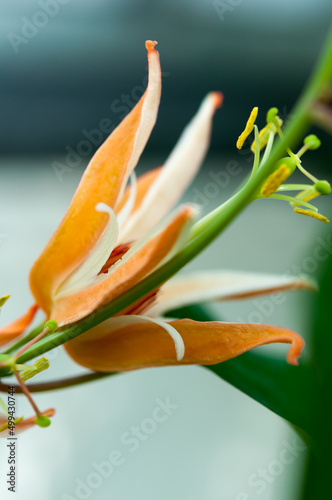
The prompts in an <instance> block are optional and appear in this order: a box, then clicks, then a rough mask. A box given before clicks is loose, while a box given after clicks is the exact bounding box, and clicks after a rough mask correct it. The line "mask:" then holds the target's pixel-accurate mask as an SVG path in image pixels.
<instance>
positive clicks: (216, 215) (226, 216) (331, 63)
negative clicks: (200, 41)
mask: <svg viewBox="0 0 332 500" xmlns="http://www.w3.org/2000/svg"><path fill="white" fill-rule="evenodd" d="M331 78H332V29H331V30H330V32H329V35H328V37H327V41H326V45H325V48H324V50H323V52H322V54H321V56H320V58H319V61H318V64H317V66H316V68H315V71H314V72H313V75H312V77H311V78H310V80H309V82H308V84H307V86H306V88H305V90H304V92H303V93H302V96H301V97H300V99H299V101H298V103H297V104H296V106H295V109H294V113H293V116H294V117H293V119H292V120H291V121H290V122H289V124H288V125H287V126H286V128H285V131H284V137H283V139H279V140H278V141H277V143H276V144H275V146H274V148H273V150H272V151H271V154H270V156H269V158H268V159H267V160H266V162H265V163H264V165H262V166H261V168H260V170H259V171H258V172H257V175H256V176H255V177H253V178H252V179H250V180H249V182H248V183H247V184H246V185H245V186H244V187H243V188H242V189H241V190H240V191H238V192H237V193H236V194H235V195H234V196H233V197H232V198H231V199H230V200H229V201H228V202H226V204H224V205H223V206H222V207H219V208H217V209H216V210H215V211H213V212H212V214H209V215H208V216H207V217H206V218H204V219H203V220H202V221H200V222H199V223H198V227H199V229H200V230H201V231H200V232H199V231H198V230H197V227H196V230H194V237H193V238H192V239H191V240H190V241H189V242H188V243H187V245H186V246H185V248H184V249H183V250H182V251H180V252H179V253H178V254H177V255H176V256H174V257H173V258H172V259H171V260H170V261H168V262H167V263H166V264H164V265H163V266H161V267H160V268H159V269H157V270H156V271H155V272H153V273H151V274H150V275H149V276H148V277H146V278H145V279H144V280H142V281H141V282H140V283H138V284H137V285H136V286H134V287H133V288H131V289H130V290H128V291H127V292H125V293H124V294H122V295H120V296H119V297H117V298H115V299H114V300H113V301H112V302H110V303H109V304H106V305H104V306H103V307H101V308H100V309H98V310H96V311H94V312H93V313H91V314H90V315H89V316H87V317H85V318H83V319H82V320H80V321H79V322H77V323H76V324H74V325H72V326H70V327H67V328H64V329H62V330H59V331H57V332H55V333H54V334H53V335H50V336H47V337H45V338H43V339H41V340H40V341H38V342H37V343H36V344H35V345H34V346H32V347H31V348H30V349H29V350H27V351H26V352H25V353H24V354H23V355H22V356H20V358H19V359H18V362H19V363H24V362H26V361H28V360H30V359H32V358H34V357H36V356H39V355H40V354H42V353H45V352H47V351H49V350H51V349H54V348H55V347H57V346H59V345H62V344H64V343H65V342H67V341H69V340H71V339H73V338H75V337H77V336H78V335H81V334H82V333H84V332H86V331H87V330H90V329H91V328H92V327H94V326H96V325H98V324H99V323H101V322H103V321H105V320H106V319H108V318H110V317H111V316H113V315H115V314H116V313H119V312H120V311H121V310H123V309H124V308H125V307H126V306H128V305H129V304H132V303H134V302H135V301H137V300H138V299H140V298H141V297H143V296H144V295H146V294H147V293H149V292H151V291H152V290H154V289H156V288H157V287H159V286H161V285H162V284H163V283H164V282H165V281H167V280H168V279H169V278H170V277H171V276H173V275H174V274H175V273H177V272H178V271H179V270H180V269H181V268H182V267H184V266H185V265H186V264H187V263H188V262H190V261H191V260H192V259H193V258H194V257H196V256H197V255H198V254H199V253H200V252H201V251H202V250H204V248H206V247H207V246H208V245H209V244H210V243H211V242H212V241H213V240H214V239H215V238H216V237H217V236H219V234H220V233H221V232H222V231H223V230H224V229H225V228H226V227H227V226H228V225H229V224H230V223H231V222H232V221H233V220H234V219H235V217H236V216H237V215H238V214H239V213H240V212H241V211H242V210H243V209H244V208H245V207H246V205H247V204H248V203H250V202H251V201H252V200H253V199H254V198H255V195H256V194H257V192H258V190H259V188H260V186H261V184H262V183H263V182H264V180H265V179H266V178H267V176H268V175H269V174H270V173H271V172H272V171H273V167H274V164H275V163H276V161H278V160H279V159H280V158H281V157H282V156H284V154H285V151H286V147H293V146H294V145H295V144H296V143H297V142H298V141H299V140H300V139H301V137H302V136H303V134H304V133H305V131H306V130H307V128H308V127H309V125H310V106H311V104H312V103H313V102H314V100H315V99H316V98H317V97H318V96H319V94H320V92H321V91H322V89H323V88H324V86H325V85H326V84H327V83H328V82H329V80H330V79H331ZM1 375H2V372H1V370H0V376H1Z"/></svg>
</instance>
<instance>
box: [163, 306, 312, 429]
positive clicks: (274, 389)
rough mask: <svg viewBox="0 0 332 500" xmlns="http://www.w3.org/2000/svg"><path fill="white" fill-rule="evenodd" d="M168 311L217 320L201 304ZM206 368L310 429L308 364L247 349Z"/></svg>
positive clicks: (174, 315)
mask: <svg viewBox="0 0 332 500" xmlns="http://www.w3.org/2000/svg"><path fill="white" fill-rule="evenodd" d="M170 315H171V316H173V317H178V318H184V317H187V318H192V319H195V320H196V321H215V320H220V318H214V317H213V316H212V315H211V314H210V313H209V310H208V309H207V308H204V307H202V306H191V307H185V308H182V309H177V310H176V311H172V313H171V314H170ZM206 368H207V369H208V370H210V371H212V372H213V373H215V374H216V375H218V376H219V377H221V378H222V379H223V380H225V381H226V382H228V383H230V384H232V385H233V386H234V387H236V388H237V389H239V390H240V391H242V392H243V393H244V394H247V396H250V397H251V398H253V399H254V400H255V401H257V402H258V403H260V404H262V405H264V406H265V407H266V408H268V409H269V410H271V411H273V412H274V413H276V414H277V415H279V416H280V417H283V418H285V419H286V420H288V421H289V422H290V423H292V424H293V425H295V426H296V427H299V428H300V429H302V430H304V431H305V432H308V431H309V430H310V418H309V414H310V411H309V399H308V397H307V395H308V389H309V387H310V386H311V383H312V381H311V376H310V370H309V367H308V366H306V365H304V364H302V365H301V364H300V366H291V365H289V364H288V363H287V362H286V361H284V360H279V359H273V358H270V357H269V356H266V355H264V356H263V355H260V354H256V353H254V352H247V353H245V354H242V355H241V356H238V357H236V358H234V359H230V360H229V361H224V362H223V363H219V364H217V365H210V366H206Z"/></svg>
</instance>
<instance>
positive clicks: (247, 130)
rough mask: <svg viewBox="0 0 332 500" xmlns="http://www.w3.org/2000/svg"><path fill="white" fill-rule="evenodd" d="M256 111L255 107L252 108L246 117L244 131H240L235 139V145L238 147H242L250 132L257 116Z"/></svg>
mask: <svg viewBox="0 0 332 500" xmlns="http://www.w3.org/2000/svg"><path fill="white" fill-rule="evenodd" d="M257 113H258V108H257V107H255V108H253V110H252V111H251V113H250V116H249V119H248V121H247V123H246V126H245V129H244V131H243V132H242V134H241V135H240V136H239V138H238V140H237V143H236V147H237V148H238V149H241V148H242V146H243V144H244V141H245V140H246V139H247V137H248V136H249V135H250V134H251V132H252V130H253V128H254V123H255V121H256V118H257Z"/></svg>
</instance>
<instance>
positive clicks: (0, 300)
mask: <svg viewBox="0 0 332 500" xmlns="http://www.w3.org/2000/svg"><path fill="white" fill-rule="evenodd" d="M9 297H10V295H3V296H2V297H0V307H2V306H3V305H4V304H5V303H6V302H7V300H8V299H9Z"/></svg>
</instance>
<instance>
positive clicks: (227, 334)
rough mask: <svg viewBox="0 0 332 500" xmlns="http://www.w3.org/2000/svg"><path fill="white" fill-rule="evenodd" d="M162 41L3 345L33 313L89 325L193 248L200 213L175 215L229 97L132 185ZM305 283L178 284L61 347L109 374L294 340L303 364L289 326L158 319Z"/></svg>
mask: <svg viewBox="0 0 332 500" xmlns="http://www.w3.org/2000/svg"><path fill="white" fill-rule="evenodd" d="M155 45H156V42H152V41H148V42H146V48H147V51H148V64H149V81H148V86H147V89H146V92H145V93H144V95H143V96H142V98H141V99H140V101H139V102H138V103H137V104H136V106H135V107H134V108H133V109H132V111H131V112H130V113H129V114H128V115H127V116H126V118H125V119H124V120H123V121H122V122H121V123H120V125H119V126H118V127H117V128H116V129H115V130H114V131H113V132H112V134H111V135H110V136H109V138H108V139H107V140H106V141H105V143H104V144H103V145H102V146H101V147H100V148H99V149H98V151H97V152H96V153H95V155H94V157H93V158H92V160H91V161H90V163H89V165H88V167H87V169H86V171H85V173H84V175H83V177H82V180H81V182H80V184H79V186H78V188H77V191H76V193H75V195H74V197H73V200H72V202H71V204H70V206H69V208H68V210H67V213H66V214H65V216H64V218H63V220H62V222H61V223H60V225H59V227H58V229H57V230H56V231H55V233H54V234H53V236H52V237H51V239H50V241H49V242H48V244H47V246H46V248H45V249H44V251H43V252H42V254H41V255H40V257H39V258H38V259H37V261H36V262H35V264H34V265H33V267H32V269H31V273H30V286H31V290H32V293H33V295H34V297H35V299H36V303H37V306H33V307H32V308H30V309H29V311H28V312H27V313H26V314H25V315H24V316H23V317H22V318H20V319H19V320H17V321H16V322H14V323H12V324H11V325H9V326H7V327H6V328H4V329H2V330H0V344H3V343H6V342H8V341H9V340H10V339H12V338H14V337H16V336H18V335H19V334H20V333H21V332H22V331H23V330H24V329H25V328H26V327H27V325H28V324H29V323H30V321H31V319H32V317H33V316H34V314H35V311H36V308H37V307H38V308H41V309H42V310H43V311H44V312H45V314H46V316H47V318H52V319H54V320H55V321H57V322H58V324H59V326H60V327H61V326H64V325H67V324H71V323H74V322H76V321H78V320H80V319H82V318H84V317H85V316H87V315H88V314H90V313H92V312H93V311H94V310H96V309H97V308H99V307H100V306H102V305H104V304H105V303H108V302H110V301H111V300H113V299H114V298H115V297H117V296H119V295H120V294H122V293H124V292H125V291H127V290H129V289H130V288H132V287H133V286H134V285H135V284H137V283H138V282H139V281H141V280H142V279H143V278H144V277H146V276H147V275H148V274H149V273H151V272H152V271H154V270H155V269H156V268H157V267H159V266H160V265H162V264H164V263H165V262H166V261H167V260H169V259H170V258H171V257H173V256H174V255H175V254H176V253H177V252H178V251H179V250H180V249H182V248H183V247H184V246H185V244H186V242H187V241H188V239H189V237H190V231H191V229H192V227H193V224H194V222H195V219H196V218H197V215H198V211H199V210H198V207H196V206H193V205H191V204H184V205H180V206H179V207H177V208H175V209H174V210H173V211H171V212H169V211H170V209H172V207H173V206H174V205H175V203H176V202H177V201H178V200H179V198H180V197H181V195H182V193H183V191H184V189H185V188H186V187H187V186H188V184H189V183H190V182H191V180H192V179H193V177H194V175H195V174H196V172H197V170H198V169H199V166H200V164H201V162H202V160H203V158H204V156H205V153H206V151H207V148H208V145H209V138H210V132H211V126H212V118H213V115H214V113H215V111H216V109H217V108H218V107H219V106H220V105H221V103H222V95H221V94H220V93H219V92H211V93H210V94H208V95H207V96H206V98H205V99H204V101H203V103H202V105H201V107H200V108H199V110H198V113H197V114H196V116H195V117H194V119H193V120H192V121H191V122H190V124H189V125H188V126H187V128H186V129H185V131H184V132H183V134H182V136H181V138H180V140H179V142H178V144H177V145H176V147H175V149H174V150H173V152H172V153H171V155H170V157H169V158H168V160H167V161H166V163H165V165H164V166H163V167H162V168H157V169H155V170H152V171H150V172H148V173H146V174H144V175H142V176H141V177H140V178H139V179H138V181H137V182H136V178H135V175H134V173H133V171H134V168H135V166H136V164H137V162H138V160H139V157H140V155H141V153H142V152H143V150H144V148H145V145H146V143H147V141H148V138H149V136H150V133H151V131H152V129H153V126H154V123H155V121H156V117H157V111H158V106H159V99H160V89H161V71H160V64H159V55H158V52H157V51H156V49H155ZM250 127H251V129H252V127H253V124H250V126H249V128H250ZM248 132H249V129H248V130H246V134H247V133H248ZM246 134H245V135H246ZM244 139H245V137H244V138H243V140H244ZM129 180H130V185H129V186H127V183H128V182H129ZM126 186H127V187H126ZM310 287H311V284H310V283H308V282H307V281H306V280H304V279H300V278H283V277H277V276H272V275H259V274H248V273H225V272H213V273H202V274H196V275H192V276H189V277H185V278H181V279H180V278H179V279H177V280H173V281H170V282H169V283H166V284H165V285H163V286H162V287H161V289H159V290H155V291H154V292H153V293H152V294H149V295H148V296H146V297H143V298H142V299H141V300H139V301H138V302H137V303H135V304H132V305H131V306H128V307H127V308H126V310H124V311H122V312H121V314H119V315H117V316H115V317H112V318H110V319H108V320H107V321H104V322H103V323H102V324H100V325H98V326H96V327H94V328H92V329H90V330H89V331H88V332H86V333H84V334H82V335H80V336H78V337H76V338H75V339H73V340H71V341H69V342H67V343H66V344H65V348H66V350H67V352H68V353H69V355H70V356H71V357H72V358H73V359H74V360H75V361H76V362H78V363H79V364H81V365H83V366H85V367H87V368H90V369H93V370H98V371H106V372H107V371H120V370H130V369H136V368H141V367H147V366H162V365H171V364H177V363H181V364H203V363H204V364H213V363H218V362H221V361H225V360H226V359H229V358H232V357H234V356H237V355H239V354H241V353H243V352H245V351H247V350H248V349H252V348H253V347H256V346H260V345H263V344H269V343H272V342H286V343H290V344H291V347H290V350H289V353H288V358H287V359H288V361H289V362H290V363H293V364H296V363H297V358H298V356H299V354H300V352H301V349H302V347H303V340H302V339H301V337H300V336H299V335H298V334H296V333H295V332H292V331H290V330H288V329H285V328H280V327H275V326H267V325H253V324H238V323H224V322H218V321H214V322H196V321H193V320H190V319H182V320H176V319H175V320H169V319H165V318H163V317H162V315H163V314H164V313H165V312H167V311H168V310H171V309H173V308H174V307H179V306H180V305H186V304H190V303H197V302H202V301H207V300H226V299H235V298H243V297H248V296H252V295H258V294H262V293H267V292H273V291H276V290H286V289H294V288H310ZM170 337H171V338H172V339H173V342H174V344H175V351H176V356H175V353H174V345H173V343H172V341H171V339H170ZM1 339H2V340H1Z"/></svg>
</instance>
